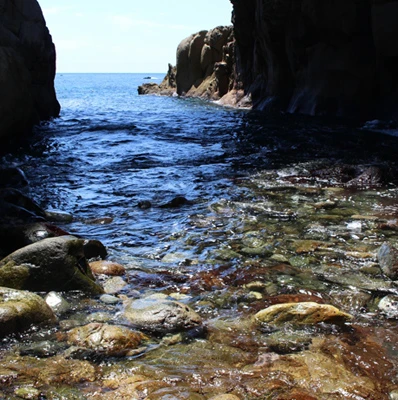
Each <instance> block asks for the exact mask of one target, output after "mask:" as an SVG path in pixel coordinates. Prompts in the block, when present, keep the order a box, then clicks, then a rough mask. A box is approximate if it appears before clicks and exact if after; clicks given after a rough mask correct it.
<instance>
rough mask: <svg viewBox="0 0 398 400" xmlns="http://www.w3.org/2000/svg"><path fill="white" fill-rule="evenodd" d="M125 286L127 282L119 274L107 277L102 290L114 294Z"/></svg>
mask: <svg viewBox="0 0 398 400" xmlns="http://www.w3.org/2000/svg"><path fill="white" fill-rule="evenodd" d="M126 286H127V282H126V281H125V280H124V279H123V278H121V277H120V276H115V277H112V278H110V279H108V280H107V281H106V282H105V283H104V291H105V293H107V294H115V293H118V292H120V291H121V290H123V289H124V288H125V287H126Z"/></svg>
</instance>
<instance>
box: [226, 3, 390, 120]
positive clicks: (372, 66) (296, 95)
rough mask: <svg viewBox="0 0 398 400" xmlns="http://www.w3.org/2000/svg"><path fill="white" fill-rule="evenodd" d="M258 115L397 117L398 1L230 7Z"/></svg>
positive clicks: (241, 76) (243, 74)
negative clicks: (262, 111)
mask: <svg viewBox="0 0 398 400" xmlns="http://www.w3.org/2000/svg"><path fill="white" fill-rule="evenodd" d="M231 2H232V4H233V7H234V16H233V23H234V31H235V39H236V57H237V66H236V68H237V75H238V78H237V82H239V81H240V82H241V83H242V85H243V88H244V90H245V92H246V94H248V95H250V96H251V98H252V101H253V107H254V108H257V109H268V108H276V109H282V110H287V111H289V112H298V113H303V114H310V115H344V116H347V115H349V116H359V117H366V118H371V117H378V118H395V119H396V118H397V117H398V107H397V106H398V24H397V21H398V1H391V0H390V1H386V0H322V1H320V0H231Z"/></svg>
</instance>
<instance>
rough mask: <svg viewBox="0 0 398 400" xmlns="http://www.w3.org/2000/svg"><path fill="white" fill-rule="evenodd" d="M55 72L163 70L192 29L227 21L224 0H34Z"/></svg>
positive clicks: (229, 9) (228, 6) (227, 6)
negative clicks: (50, 44)
mask: <svg viewBox="0 0 398 400" xmlns="http://www.w3.org/2000/svg"><path fill="white" fill-rule="evenodd" d="M39 3H40V5H41V8H42V10H43V14H44V17H45V19H46V21H47V26H48V28H49V29H50V32H51V34H52V36H53V41H54V43H55V45H56V48H57V71H58V72H148V73H149V72H166V71H167V65H168V63H169V62H170V63H172V64H174V63H175V52H176V49H177V46H178V44H179V43H180V42H181V40H182V39H184V38H185V37H187V36H189V35H190V34H191V33H194V32H198V31H200V30H203V29H211V28H214V27H216V26H218V25H230V24H231V12H232V5H231V3H230V2H229V0H200V1H197V0H196V1H192V0H168V1H165V0H146V1H143V0H113V1H105V0H39Z"/></svg>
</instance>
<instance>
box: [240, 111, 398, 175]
mask: <svg viewBox="0 0 398 400" xmlns="http://www.w3.org/2000/svg"><path fill="white" fill-rule="evenodd" d="M394 133H395V132H394V131H391V134H385V133H381V132H375V131H370V130H365V129H362V128H360V127H358V125H357V124H356V122H355V121H354V122H352V121H343V120H336V119H334V120H331V119H323V118H315V117H306V116H297V115H290V114H284V115H272V116H270V115H264V114H261V113H256V112H250V113H247V114H245V115H243V116H242V118H241V121H240V124H239V126H236V129H235V130H234V133H233V137H234V145H235V146H236V148H235V156H236V159H235V160H234V161H233V164H234V166H235V167H236V168H238V169H241V168H245V169H246V168H248V169H251V168H272V169H274V168H281V167H283V166H286V165H292V164H296V163H303V162H311V161H319V160H322V161H329V162H330V163H344V164H351V165H375V164H376V165H377V164H385V163H388V164H392V165H395V163H396V160H397V154H398V137H396V136H393V134H394Z"/></svg>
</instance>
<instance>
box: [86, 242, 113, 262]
mask: <svg viewBox="0 0 398 400" xmlns="http://www.w3.org/2000/svg"><path fill="white" fill-rule="evenodd" d="M83 251H84V256H85V257H86V258H87V260H91V259H92V258H101V259H104V258H106V256H107V255H108V251H107V250H106V247H105V246H104V245H103V244H102V243H101V242H100V241H99V240H85V241H84V244H83Z"/></svg>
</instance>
